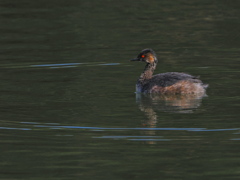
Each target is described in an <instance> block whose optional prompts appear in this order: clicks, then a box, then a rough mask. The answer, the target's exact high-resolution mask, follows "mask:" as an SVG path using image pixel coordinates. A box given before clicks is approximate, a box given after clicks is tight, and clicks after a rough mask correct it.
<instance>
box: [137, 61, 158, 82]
mask: <svg viewBox="0 0 240 180" xmlns="http://www.w3.org/2000/svg"><path fill="white" fill-rule="evenodd" d="M156 66H157V63H156V62H154V63H147V65H146V66H145V68H144V71H143V72H142V74H141V75H140V77H139V79H138V80H139V81H141V82H143V81H144V80H148V79H151V78H152V76H153V72H154V70H155V69H156Z"/></svg>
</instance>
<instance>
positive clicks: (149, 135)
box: [0, 122, 240, 142]
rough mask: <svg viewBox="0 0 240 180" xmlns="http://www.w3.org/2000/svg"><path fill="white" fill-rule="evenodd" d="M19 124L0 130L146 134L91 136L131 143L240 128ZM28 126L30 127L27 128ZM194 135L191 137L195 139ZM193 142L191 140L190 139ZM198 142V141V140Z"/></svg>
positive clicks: (168, 139) (170, 139) (169, 139)
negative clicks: (181, 133) (166, 134)
mask: <svg viewBox="0 0 240 180" xmlns="http://www.w3.org/2000/svg"><path fill="white" fill-rule="evenodd" d="M20 124H23V125H28V128H25V127H20V128H15V127H0V129H2V130H23V131H27V130H32V131H35V130H37V129H39V128H47V129H50V130H51V131H54V130H64V129H65V130H68V129H69V130H70V129H79V130H90V131H95V132H96V131H99V132H102V131H107V132H123V131H126V132H131V133H132V132H133V131H143V132H146V133H144V134H146V135H104V136H96V134H95V136H93V137H92V138H97V139H114V140H120V139H121V140H124V139H125V140H131V141H146V142H149V141H152V142H153V141H172V140H175V141H178V140H184V139H176V137H175V138H174V137H171V138H167V139H166V138H164V136H159V135H155V134H156V132H157V131H186V132H223V131H234V132H233V133H231V134H239V133H236V131H239V130H240V128H226V129H207V128H148V127H139V128H118V127H117V128H114V127H84V126H64V125H60V124H58V123H44V124H41V123H37V122H21V123H20ZM29 125H31V127H30V128H29ZM195 135H196V134H194V135H193V137H195ZM56 136H73V135H72V134H68V135H59V134H57V135H56ZM191 140H193V139H191ZM198 140H199V139H198ZM230 140H240V139H239V138H231V139H230Z"/></svg>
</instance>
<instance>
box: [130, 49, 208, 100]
mask: <svg viewBox="0 0 240 180" xmlns="http://www.w3.org/2000/svg"><path fill="white" fill-rule="evenodd" d="M132 61H143V62H146V63H147V64H146V66H145V69H144V71H143V73H142V74H141V75H140V77H139V79H138V81H137V84H136V91H137V92H138V93H155V94H156V93H159V94H167V95H171V94H174V95H176V94H204V93H205V89H206V88H207V86H208V85H205V84H203V83H202V81H201V80H200V79H198V78H197V77H195V76H192V75H189V74H186V73H179V72H167V73H161V74H157V75H153V72H154V70H155V68H156V66H157V62H158V61H157V57H156V54H155V52H154V51H153V50H152V49H144V50H142V52H141V53H140V54H139V55H138V57H137V58H135V59H133V60H132Z"/></svg>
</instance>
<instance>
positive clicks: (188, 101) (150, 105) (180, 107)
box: [136, 93, 207, 144]
mask: <svg viewBox="0 0 240 180" xmlns="http://www.w3.org/2000/svg"><path fill="white" fill-rule="evenodd" d="M206 96H207V95H206V94H204V95H203V94H200V95H198V94H187V95H168V96H166V95H154V94H149V95H146V94H140V93H139V94H138V93H137V94H136V102H137V104H138V106H139V109H140V110H141V111H142V112H144V114H145V115H146V117H147V119H146V121H145V122H144V123H143V126H144V127H147V128H155V127H156V124H157V120H158V116H157V113H156V112H157V111H162V112H170V113H193V112H194V111H195V110H196V109H197V108H198V107H199V106H200V105H201V103H202V98H203V97H206ZM145 134H146V135H151V136H154V135H155V131H154V130H150V131H145ZM147 143H148V144H154V143H155V142H147Z"/></svg>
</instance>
